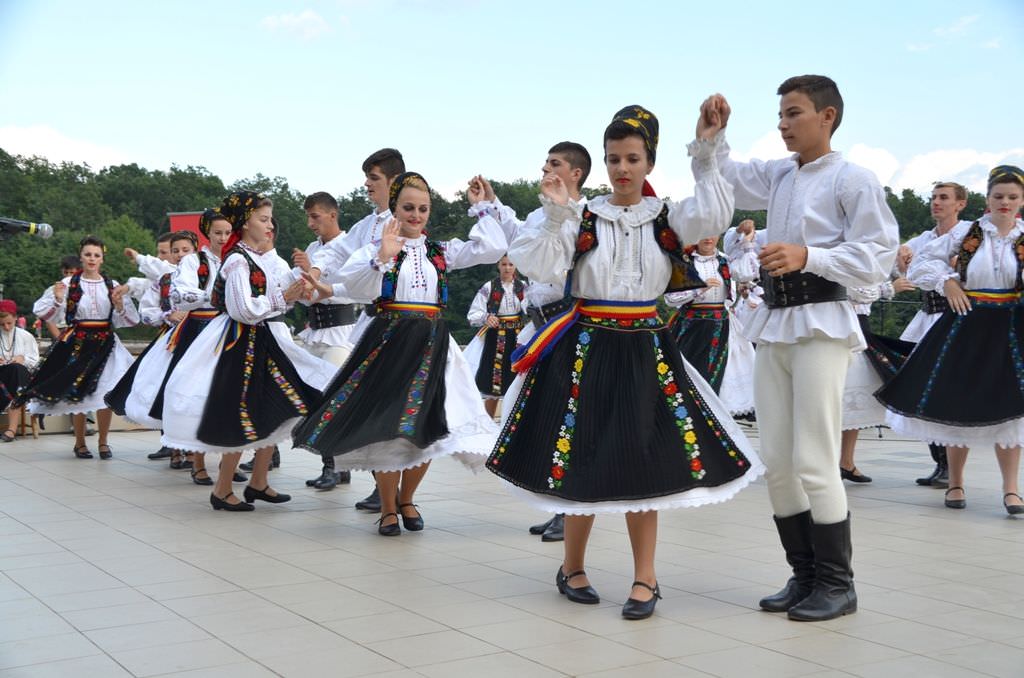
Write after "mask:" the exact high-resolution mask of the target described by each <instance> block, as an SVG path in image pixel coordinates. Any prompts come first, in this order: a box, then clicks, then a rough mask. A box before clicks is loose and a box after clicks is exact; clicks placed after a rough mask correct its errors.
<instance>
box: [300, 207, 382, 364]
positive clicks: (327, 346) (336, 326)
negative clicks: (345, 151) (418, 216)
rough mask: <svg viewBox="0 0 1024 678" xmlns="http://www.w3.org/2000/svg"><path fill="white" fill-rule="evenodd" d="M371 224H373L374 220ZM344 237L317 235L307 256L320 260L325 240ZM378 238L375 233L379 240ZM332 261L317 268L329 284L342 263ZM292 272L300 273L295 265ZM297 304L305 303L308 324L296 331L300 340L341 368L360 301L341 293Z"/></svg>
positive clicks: (322, 278)
mask: <svg viewBox="0 0 1024 678" xmlns="http://www.w3.org/2000/svg"><path fill="white" fill-rule="evenodd" d="M374 223H376V219H375V220H374ZM347 237H348V235H347V234H345V233H341V234H339V235H337V236H335V237H334V238H332V239H331V240H329V241H328V242H327V243H325V242H324V241H323V240H321V239H320V238H317V239H316V240H314V241H313V242H311V243H310V244H309V246H308V247H306V256H307V257H309V260H310V262H318V261H320V262H322V261H323V259H322V258H318V257H317V253H318V252H320V250H323V249H324V248H325V247H326V246H327V244H328V243H330V242H334V241H335V240H340V239H342V238H347ZM379 237H380V236H379V234H378V239H379ZM332 263H333V265H327V266H324V267H323V268H321V269H320V270H321V276H320V279H321V280H322V281H323V282H325V283H327V284H329V285H333V284H334V283H336V282H338V271H339V270H340V268H341V267H340V266H339V265H338V263H341V262H340V260H335V261H333V262H332ZM292 273H293V274H294V275H295V276H296V277H298V276H299V275H300V271H299V269H297V268H296V269H293V270H292ZM299 303H302V304H304V305H305V306H306V310H307V313H306V319H307V326H306V327H305V329H303V330H302V331H301V332H299V334H298V338H299V340H300V341H301V342H302V343H303V345H305V347H306V349H307V350H309V351H310V352H311V353H312V354H313V355H315V356H318V357H320V358H323V359H324V360H326V361H327V362H329V363H331V364H333V365H337V366H338V367H341V366H342V365H343V364H344V363H345V359H346V358H347V357H348V354H349V351H350V350H351V348H352V330H353V329H354V328H355V324H356V321H357V320H358V319H359V313H360V311H361V310H362V309H361V308H360V306H359V304H356V303H355V302H354V301H353V300H352V299H349V298H348V297H347V296H342V295H335V296H333V297H329V298H327V299H318V300H317V301H316V302H309V301H306V300H304V299H301V300H299Z"/></svg>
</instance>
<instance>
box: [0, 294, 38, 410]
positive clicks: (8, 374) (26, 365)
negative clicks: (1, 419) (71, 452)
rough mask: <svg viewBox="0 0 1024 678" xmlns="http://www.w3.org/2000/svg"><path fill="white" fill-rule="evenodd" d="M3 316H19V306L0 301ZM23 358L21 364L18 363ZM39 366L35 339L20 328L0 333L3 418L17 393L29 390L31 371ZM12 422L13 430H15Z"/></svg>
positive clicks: (0, 311) (0, 310) (1, 406)
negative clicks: (4, 314)
mask: <svg viewBox="0 0 1024 678" xmlns="http://www.w3.org/2000/svg"><path fill="white" fill-rule="evenodd" d="M0 313H9V314H11V315H13V316H15V317H17V315H18V307H17V305H16V304H15V303H14V302H13V301H11V300H10V299H0ZM18 357H20V358H21V359H22V360H21V362H15V360H14V359H15V358H18ZM38 363H39V345H38V344H37V343H36V338H35V337H33V336H32V335H31V334H30V333H29V332H27V331H25V330H23V329H21V328H20V327H18V326H17V325H15V326H14V327H12V328H11V331H10V332H8V331H7V330H4V329H0V414H3V413H4V412H6V411H7V408H8V407H10V406H11V404H12V403H13V402H14V398H15V396H17V395H18V391H20V390H21V389H23V388H25V387H26V386H28V383H29V379H30V376H31V371H32V370H33V369H34V368H35V366H36V365H37V364H38ZM16 423H17V422H11V424H12V425H11V426H10V428H12V429H13V428H14V424H16Z"/></svg>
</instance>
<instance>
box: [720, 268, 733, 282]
mask: <svg viewBox="0 0 1024 678" xmlns="http://www.w3.org/2000/svg"><path fill="white" fill-rule="evenodd" d="M731 277H732V274H731V273H729V267H728V266H723V267H722V280H728V279H729V278H731Z"/></svg>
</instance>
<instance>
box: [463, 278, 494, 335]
mask: <svg viewBox="0 0 1024 678" xmlns="http://www.w3.org/2000/svg"><path fill="white" fill-rule="evenodd" d="M490 293H491V283H489V282H486V283H484V285H483V287H481V288H480V289H479V290H477V293H476V296H474V297H473V303H472V304H470V305H469V313H467V314H466V319H467V320H469V324H470V325H471V326H472V327H481V326H483V324H484V321H486V320H487V295H489V294H490Z"/></svg>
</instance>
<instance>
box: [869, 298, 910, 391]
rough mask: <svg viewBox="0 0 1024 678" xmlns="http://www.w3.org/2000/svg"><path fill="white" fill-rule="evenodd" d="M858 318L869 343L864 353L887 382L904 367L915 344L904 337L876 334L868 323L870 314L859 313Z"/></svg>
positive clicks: (883, 380)
mask: <svg viewBox="0 0 1024 678" xmlns="http://www.w3.org/2000/svg"><path fill="white" fill-rule="evenodd" d="M857 320H858V321H859V322H860V329H861V332H862V333H863V334H864V341H865V342H866V343H867V345H868V347H867V349H866V350H865V351H864V355H865V356H867V359H868V362H870V363H871V367H873V368H874V370H875V372H877V373H878V376H879V377H880V378H881V379H882V382H883V383H885V382H887V381H889V380H890V379H892V378H893V376H894V375H895V374H896V373H897V372H899V370H900V368H901V367H903V363H905V362H906V361H907V357H908V356H909V355H910V353H911V351H913V350H914V344H913V343H912V342H909V341H903V340H902V339H894V338H893V337H885V336H882V335H880V334H875V333H874V332H872V331H871V325H870V324H869V323H868V316H866V315H859V314H858V315H857Z"/></svg>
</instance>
